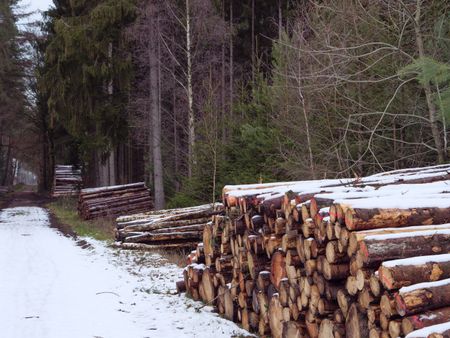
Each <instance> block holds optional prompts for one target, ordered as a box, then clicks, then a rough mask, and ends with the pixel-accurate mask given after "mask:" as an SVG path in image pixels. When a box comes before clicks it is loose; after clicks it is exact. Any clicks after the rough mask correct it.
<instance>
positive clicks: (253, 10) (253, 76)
mask: <svg viewBox="0 0 450 338" xmlns="http://www.w3.org/2000/svg"><path fill="white" fill-rule="evenodd" d="M252 83H253V84H255V0H252Z"/></svg>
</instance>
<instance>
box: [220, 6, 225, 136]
mask: <svg viewBox="0 0 450 338" xmlns="http://www.w3.org/2000/svg"><path fill="white" fill-rule="evenodd" d="M222 20H223V22H225V0H222ZM221 75H222V78H221V81H222V86H221V105H222V142H224V143H225V141H226V128H225V114H226V107H225V39H223V41H222V74H221Z"/></svg>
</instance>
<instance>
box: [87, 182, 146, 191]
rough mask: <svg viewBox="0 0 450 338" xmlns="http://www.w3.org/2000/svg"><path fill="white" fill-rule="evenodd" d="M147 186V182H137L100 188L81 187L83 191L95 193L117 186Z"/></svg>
mask: <svg viewBox="0 0 450 338" xmlns="http://www.w3.org/2000/svg"><path fill="white" fill-rule="evenodd" d="M143 185H144V186H145V182H137V183H130V184H124V185H108V186H105V187H98V188H86V189H81V192H82V193H95V192H98V191H111V190H114V189H117V188H134V187H141V186H143Z"/></svg>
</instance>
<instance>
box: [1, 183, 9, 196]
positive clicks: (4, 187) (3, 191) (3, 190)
mask: <svg viewBox="0 0 450 338" xmlns="http://www.w3.org/2000/svg"><path fill="white" fill-rule="evenodd" d="M10 191H12V189H11V187H10V186H7V185H0V195H4V194H7V193H9V192H10Z"/></svg>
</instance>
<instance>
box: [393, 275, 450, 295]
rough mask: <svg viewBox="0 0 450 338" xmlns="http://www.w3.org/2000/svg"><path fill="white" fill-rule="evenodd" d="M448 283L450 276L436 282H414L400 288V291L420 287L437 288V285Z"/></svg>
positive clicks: (405, 291)
mask: <svg viewBox="0 0 450 338" xmlns="http://www.w3.org/2000/svg"><path fill="white" fill-rule="evenodd" d="M447 284H450V278H447V279H443V280H439V281H436V282H425V283H418V284H413V285H410V286H404V287H402V288H401V289H400V290H399V293H400V294H402V293H407V292H411V291H414V290H419V289H429V288H436V287H439V286H443V285H447Z"/></svg>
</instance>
